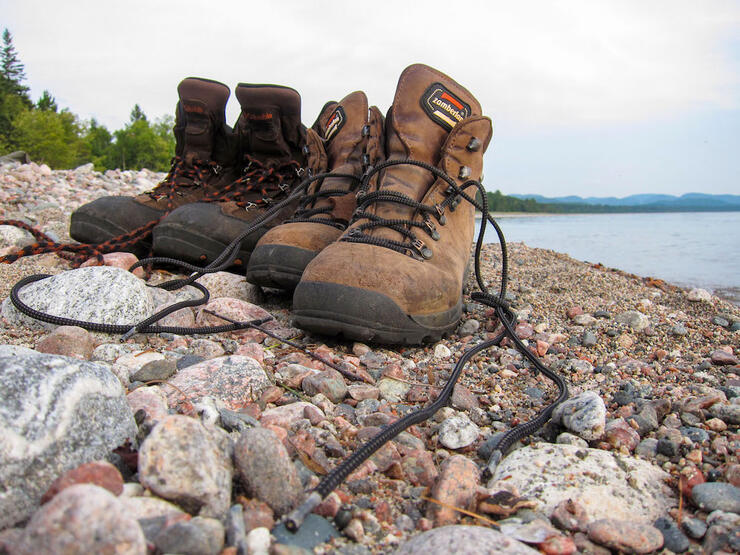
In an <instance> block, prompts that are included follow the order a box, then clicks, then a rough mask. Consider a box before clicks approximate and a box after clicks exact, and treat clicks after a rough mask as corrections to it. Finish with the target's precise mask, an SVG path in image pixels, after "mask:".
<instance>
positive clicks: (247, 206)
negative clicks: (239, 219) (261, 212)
mask: <svg viewBox="0 0 740 555" xmlns="http://www.w3.org/2000/svg"><path fill="white" fill-rule="evenodd" d="M250 208H257V205H256V204H255V203H253V202H251V201H250V202H248V203H247V204H245V205H244V211H245V212H249V209H250Z"/></svg>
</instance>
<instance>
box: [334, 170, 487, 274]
mask: <svg viewBox="0 0 740 555" xmlns="http://www.w3.org/2000/svg"><path fill="white" fill-rule="evenodd" d="M400 164H409V165H414V166H420V167H422V168H424V169H426V170H429V171H430V172H432V173H433V174H434V175H435V176H437V177H439V178H441V179H443V180H444V181H446V182H447V184H448V187H447V189H446V190H445V194H446V198H445V200H444V201H442V202H441V203H439V204H435V205H433V206H429V205H426V204H424V203H421V202H418V201H416V200H414V199H412V198H411V197H409V196H408V195H405V194H403V193H400V192H398V191H384V190H382V189H380V190H377V191H372V192H367V189H368V186H369V182H370V178H371V177H372V176H373V175H374V174H376V173H378V172H379V171H381V170H383V169H385V168H387V167H389V166H397V165H400ZM476 183H477V182H476V181H473V180H470V181H467V182H465V183H463V185H462V186H461V187H458V186H457V185H456V184H455V182H454V180H453V179H452V178H450V177H449V176H448V175H447V174H446V173H444V172H443V171H441V170H439V169H438V168H436V167H435V166H432V165H431V164H427V163H425V162H420V161H418V160H388V161H386V162H382V163H380V164H378V165H377V166H375V167H374V168H372V169H371V170H370V171H369V172H367V173H366V174H365V175H364V176H363V178H362V184H361V186H360V189H359V190H358V192H357V209H356V210H355V213H354V214H353V216H352V221H351V222H350V225H353V224H355V223H356V222H360V221H363V220H364V221H363V223H360V224H359V225H357V226H356V227H353V228H352V229H350V230H349V232H348V233H347V234H346V235H345V236H343V237H342V238H340V239H339V240H340V241H345V242H348V243H367V244H370V245H376V246H379V247H384V248H387V249H391V250H394V251H396V252H399V253H401V254H405V255H407V256H410V257H412V258H415V259H417V260H428V259H430V258H432V256H433V253H432V250H431V249H430V248H429V247H428V246H427V245H426V243H425V242H424V241H423V240H422V239H420V238H419V237H418V236H417V233H416V230H418V231H421V232H423V233H425V234H426V235H427V236H428V237H429V238H430V239H432V240H433V241H438V240H439V237H440V235H439V231H438V230H437V226H436V225H435V221H436V223H437V224H439V225H440V226H444V225H445V224H446V223H447V217H446V216H445V211H446V210H447V209H448V208H449V209H450V210H454V209H455V208H456V207H457V205H458V204H460V202H461V200H462V198H463V196H462V193H463V191H464V190H465V189H467V188H468V187H472V186H474V185H475V184H476ZM378 202H392V203H395V204H398V205H402V206H408V207H410V208H413V209H414V212H413V213H412V215H413V214H416V213H421V214H422V221H414V220H412V219H411V217H409V218H396V219H388V218H382V217H380V216H377V215H375V214H372V213H371V212H369V211H368V209H369V208H370V207H371V206H372V205H373V204H376V203H378ZM380 227H387V228H390V229H392V230H393V231H396V232H398V233H399V234H400V235H402V236H403V240H402V241H398V240H395V239H388V238H385V237H375V236H373V235H371V234H370V233H369V232H371V231H372V230H374V229H377V228H380Z"/></svg>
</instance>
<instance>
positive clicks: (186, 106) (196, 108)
mask: <svg viewBox="0 0 740 555" xmlns="http://www.w3.org/2000/svg"><path fill="white" fill-rule="evenodd" d="M182 109H183V110H185V111H186V112H187V113H188V114H205V113H206V109H205V108H204V107H203V106H201V105H200V104H190V103H188V102H183V103H182Z"/></svg>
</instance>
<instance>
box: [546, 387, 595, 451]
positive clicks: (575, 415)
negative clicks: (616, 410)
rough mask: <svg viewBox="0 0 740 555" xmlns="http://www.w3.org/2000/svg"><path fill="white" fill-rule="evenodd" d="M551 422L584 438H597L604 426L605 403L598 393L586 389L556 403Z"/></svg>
mask: <svg viewBox="0 0 740 555" xmlns="http://www.w3.org/2000/svg"><path fill="white" fill-rule="evenodd" d="M552 422H553V423H555V424H557V423H560V424H562V425H563V426H564V427H565V428H566V429H567V430H569V431H570V432H573V433H574V434H576V435H578V436H579V437H581V438H583V439H585V440H593V439H599V438H600V437H601V436H602V434H603V433H604V429H605V427H606V405H604V401H603V400H602V399H601V397H600V396H599V394H598V393H596V392H595V391H586V392H584V393H580V394H578V395H576V396H574V397H571V398H570V399H568V400H567V401H565V402H564V403H561V404H560V405H558V406H557V407H556V409H555V411H554V412H553V415H552Z"/></svg>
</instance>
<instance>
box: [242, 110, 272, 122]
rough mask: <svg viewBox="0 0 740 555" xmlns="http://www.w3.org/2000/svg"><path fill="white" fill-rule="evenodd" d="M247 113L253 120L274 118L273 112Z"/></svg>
mask: <svg viewBox="0 0 740 555" xmlns="http://www.w3.org/2000/svg"><path fill="white" fill-rule="evenodd" d="M245 115H246V116H247V119H249V120H253V121H270V120H271V119H272V118H273V114H272V112H259V113H257V112H246V113H245Z"/></svg>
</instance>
